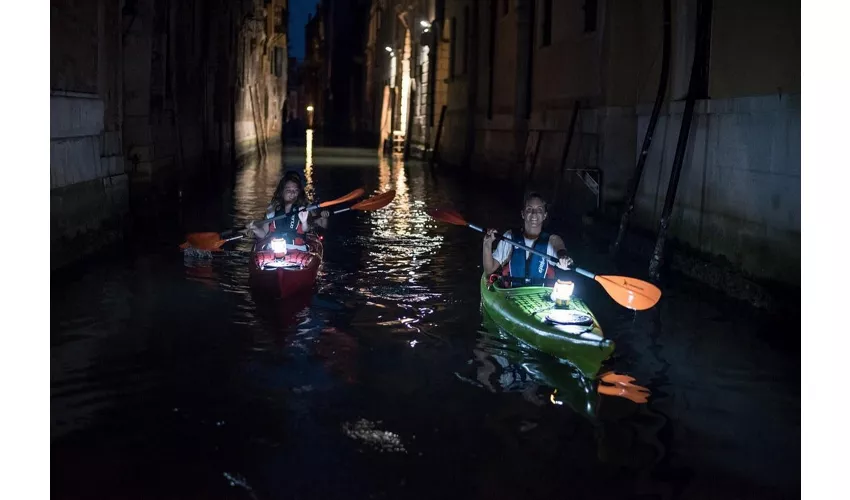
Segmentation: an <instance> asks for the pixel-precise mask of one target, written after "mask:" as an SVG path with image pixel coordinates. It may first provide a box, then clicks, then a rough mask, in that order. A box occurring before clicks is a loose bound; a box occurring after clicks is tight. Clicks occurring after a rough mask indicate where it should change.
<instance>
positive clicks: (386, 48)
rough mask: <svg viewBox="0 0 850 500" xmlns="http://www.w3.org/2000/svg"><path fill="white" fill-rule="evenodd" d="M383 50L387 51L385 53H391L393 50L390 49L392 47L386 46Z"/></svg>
mask: <svg viewBox="0 0 850 500" xmlns="http://www.w3.org/2000/svg"><path fill="white" fill-rule="evenodd" d="M384 50H386V51H387V52H389V53H392V51H393V48H392V47H390V46H389V45H387V46H386V47H384Z"/></svg>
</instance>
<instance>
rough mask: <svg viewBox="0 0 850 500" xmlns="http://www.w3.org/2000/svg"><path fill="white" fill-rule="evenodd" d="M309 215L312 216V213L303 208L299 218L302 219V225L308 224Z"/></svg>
mask: <svg viewBox="0 0 850 500" xmlns="http://www.w3.org/2000/svg"><path fill="white" fill-rule="evenodd" d="M309 216H310V214H309V213H307V211H306V210H302V211H300V212H298V220H300V221H301V225H302V226H306V225H307V217H309Z"/></svg>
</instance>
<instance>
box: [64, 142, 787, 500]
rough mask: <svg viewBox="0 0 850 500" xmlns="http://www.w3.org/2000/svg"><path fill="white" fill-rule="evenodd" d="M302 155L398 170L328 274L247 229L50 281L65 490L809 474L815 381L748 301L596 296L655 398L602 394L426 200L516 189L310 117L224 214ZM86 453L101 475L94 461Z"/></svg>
mask: <svg viewBox="0 0 850 500" xmlns="http://www.w3.org/2000/svg"><path fill="white" fill-rule="evenodd" d="M272 151H273V150H272ZM370 155H371V156H370ZM288 169H296V170H302V169H303V170H302V171H303V173H304V176H305V181H306V183H307V184H308V186H310V188H309V189H310V190H311V194H312V195H313V196H318V197H321V198H324V199H330V198H332V197H335V196H339V195H340V194H342V193H345V192H348V191H350V190H351V189H353V188H355V187H358V186H361V185H362V186H364V187H366V189H367V192H370V193H371V192H372V191H384V190H387V189H395V190H396V191H397V194H396V198H395V200H394V201H393V203H392V204H391V205H390V206H388V207H386V208H384V209H382V210H380V211H377V212H369V213H365V212H359V213H354V212H347V213H345V214H340V215H339V216H333V217H332V218H331V222H330V228H329V230H328V232H327V233H326V235H325V247H326V260H325V262H324V264H323V268H322V271H321V274H320V277H319V283H318V291H317V293H316V294H314V295H312V296H306V297H302V298H299V301H296V300H292V301H286V302H281V301H269V300H266V299H265V298H264V297H263V296H262V294H259V293H256V292H255V291H254V290H251V289H250V287H249V286H248V271H247V261H248V260H247V259H248V253H247V250H249V249H250V241H248V240H243V241H238V242H234V243H231V244H230V245H231V246H230V247H229V248H230V249H229V250H228V251H227V252H224V253H223V254H221V255H217V256H215V257H214V258H213V259H210V260H205V261H182V260H181V257H180V256H179V255H176V254H172V253H160V254H156V253H154V254H151V255H148V254H144V253H141V252H140V254H138V255H131V256H127V258H126V260H120V261H119V262H117V263H103V264H100V265H98V266H96V267H95V268H94V269H93V270H91V271H90V272H87V273H86V274H85V276H84V277H82V278H80V279H78V280H71V281H68V282H61V283H57V284H56V286H52V287H51V319H52V320H53V321H55V326H54V328H53V331H52V332H51V353H50V355H51V416H52V418H53V425H52V427H51V438H52V440H53V443H54V448H53V450H52V452H55V453H52V454H51V461H52V462H53V464H54V465H56V467H52V468H51V478H52V479H53V478H55V479H57V484H58V485H61V486H62V487H63V488H64V489H63V490H62V491H65V492H68V495H69V496H74V494H75V493H78V494H77V495H76V496H77V497H86V498H95V497H98V494H97V493H96V492H95V493H93V492H92V488H95V487H98V488H103V489H102V490H100V491H110V488H111V491H113V492H126V491H131V490H132V491H135V492H136V493H137V494H138V495H139V496H142V497H163V496H171V497H180V496H182V497H184V498H193V497H194V498H198V497H205V498H217V497H222V496H225V495H228V494H232V490H231V489H230V488H231V487H230V486H229V485H228V484H227V483H226V482H224V481H222V482H221V483H217V482H215V480H210V478H212V477H215V478H221V477H223V476H222V474H223V473H224V472H227V473H228V474H230V475H232V477H237V476H236V474H239V475H240V476H239V477H244V478H245V480H246V481H247V483H246V484H250V485H251V488H252V489H253V491H255V492H256V494H257V496H258V497H259V498H274V497H280V496H290V497H296V498H297V497H303V498H310V497H313V498H368V497H370V496H374V497H383V498H410V497H411V494H410V492H411V491H412V490H413V489H416V490H417V491H421V492H428V493H429V494H431V495H430V497H431V498H434V497H439V496H440V494H445V492H446V491H452V492H455V493H457V494H458V495H462V496H464V498H498V497H500V496H510V497H522V498H557V495H559V494H563V492H564V491H567V490H569V491H571V492H572V491H574V490H575V491H577V492H579V493H578V494H577V496H581V495H580V493H581V492H592V495H590V496H591V497H593V498H635V497H641V498H644V497H645V498H677V497H679V498H688V497H692V496H698V495H700V494H702V495H703V497H705V498H709V497H723V496H724V494H726V495H725V496H728V494H732V493H735V492H737V493H741V495H743V496H746V497H748V498H776V497H781V496H782V494H783V493H782V492H783V491H785V492H787V491H793V490H794V484H795V477H794V474H795V470H794V469H795V467H793V464H792V466H790V467H789V465H788V463H787V459H783V456H785V457H787V456H793V455H794V446H795V441H797V442H798V441H799V427H798V424H799V421H798V419H797V420H796V422H795V419H796V417H795V412H796V413H798V412H799V398H798V393H799V387H796V388H795V387H793V383H795V382H794V380H789V379H788V373H789V372H790V371H792V370H788V364H787V362H786V361H785V360H784V358H783V357H782V356H781V355H780V354H778V353H777V352H775V351H774V350H771V349H770V345H769V343H768V342H766V341H765V340H764V339H761V338H758V337H757V336H754V335H753V334H752V332H753V331H754V330H756V328H757V327H759V326H761V325H760V324H759V323H758V321H757V320H756V319H753V318H752V317H748V316H746V315H745V314H741V313H740V312H737V313H736V314H735V315H731V314H726V315H724V314H723V311H724V309H722V307H721V306H717V305H714V304H713V303H711V302H708V301H706V299H705V298H704V297H699V296H695V297H689V296H688V295H687V294H686V293H680V294H679V295H678V296H676V295H675V294H671V295H670V296H669V297H668V298H667V299H666V301H665V303H664V305H663V306H662V308H661V309H660V311H659V312H658V316H657V318H655V317H652V316H650V315H649V314H640V315H634V314H625V313H623V312H622V311H621V310H619V309H617V308H616V307H613V306H611V305H610V299H607V297H604V296H602V297H594V296H590V297H588V300H587V301H588V303H589V304H590V305H591V307H593V309H594V311H595V312H596V313H597V315H598V316H599V319H600V322H601V324H602V327H603V329H604V330H605V332H606V334H608V335H610V336H612V337H613V338H615V339H616V340H617V343H618V352H617V359H616V360H615V362H614V368H616V369H617V371H618V372H620V373H629V374H634V375H635V378H636V379H637V380H636V381H634V384H637V385H643V386H646V387H649V388H650V389H651V390H652V393H651V395H650V397H649V400H648V402H647V403H645V404H636V403H635V402H633V401H630V400H629V399H626V398H623V397H611V396H609V395H605V394H599V392H598V389H597V388H596V387H594V386H590V385H588V384H587V383H586V381H584V380H582V379H580V378H578V377H576V374H575V372H573V371H572V370H571V369H570V367H569V366H568V365H565V364H562V363H559V362H558V361H557V360H555V359H553V358H551V357H548V356H545V355H542V354H541V353H538V352H535V351H533V350H531V349H530V348H528V347H527V346H524V345H522V344H521V343H518V342H517V341H516V339H514V338H513V337H511V336H509V335H505V334H503V333H500V332H498V330H493V329H491V328H489V327H488V328H486V329H481V328H480V325H481V317H480V315H479V303H480V297H479V294H478V281H477V278H478V272H480V268H479V267H478V266H479V264H480V263H479V259H480V236H479V235H478V234H473V233H472V232H471V231H465V230H463V228H454V227H449V228H447V227H445V226H443V225H438V224H436V223H434V222H433V221H432V220H430V219H429V218H428V217H427V215H426V214H425V212H424V209H425V208H426V204H427V205H431V206H445V205H451V206H457V207H458V209H460V210H462V212H463V213H464V214H467V213H468V214H469V217H470V220H474V221H476V222H479V221H481V223H486V222H490V221H489V220H488V218H489V219H492V220H493V221H495V222H497V223H504V224H508V223H510V222H511V221H515V219H516V215H515V212H516V211H515V210H513V209H512V207H506V206H503V205H502V204H500V203H498V202H497V201H493V198H492V196H491V195H490V194H489V193H479V194H477V193H476V192H475V190H474V189H467V188H466V187H464V186H462V185H460V184H459V183H455V182H453V181H451V180H447V179H441V180H440V181H439V182H440V183H439V184H438V183H437V181H435V180H434V179H433V178H431V177H430V176H429V174H428V173H427V170H426V169H425V168H424V167H423V165H422V164H420V163H418V162H409V163H408V164H406V165H405V164H403V163H401V162H392V161H388V160H379V159H378V157H377V155H374V154H372V153H364V152H362V151H361V152H353V153H351V155H350V156H349V153H348V152H340V151H338V150H337V151H333V150H327V149H323V148H320V147H313V137H312V135H311V134H308V135H307V148H306V149H305V150H301V149H293V150H291V151H289V153H288V154H286V155H277V154H276V153H274V154H271V155H270V156H269V157H268V158H267V159H266V161H265V162H262V163H249V164H246V165H244V166H243V167H242V168H241V169H240V170H239V171H238V172H237V175H236V179H235V187H234V190H233V198H232V199H229V200H227V201H228V202H229V203H230V204H229V205H228V206H229V207H230V213H228V214H227V215H228V217H229V219H228V221H227V222H229V223H230V222H232V225H234V226H237V227H238V226H240V225H244V224H245V223H246V222H247V221H248V220H251V219H254V218H257V217H261V216H262V214H263V213H264V210H265V207H266V205H267V204H268V202H269V200H270V198H271V196H272V193H273V191H274V189H275V187H276V185H277V182H278V179H279V177H280V175H281V174H282V172H283V171H284V170H288ZM464 204H465V206H464ZM211 218H214V217H212V216H211ZM216 227H217V226H216ZM221 229H226V227H222V228H221ZM573 240H574V241H577V242H578V241H579V238H578V237H576V238H574V239H573ZM590 290H591V292H592V289H590ZM591 295H592V294H591ZM695 295H696V294H695ZM54 318H55V319H54ZM773 333H774V331H773V330H771V334H773ZM742 339H747V341H746V342H742ZM628 384H632V382H630V381H628V380H626V381H625V385H624V384H621V387H614V388H613V389H610V390H609V392H616V391H619V390H621V389H628V390H631V389H632V387H629V386H628ZM615 390H616V391H615ZM795 390H796V394H795ZM638 396H639V395H638ZM556 402H560V403H561V404H557V403H556ZM360 418H365V419H368V420H370V421H379V420H383V421H384V423H383V424H382V426H381V428H386V429H391V430H393V432H397V433H398V434H399V435H400V436H401V437H402V439H403V440H404V442H405V446H406V447H407V449H408V450H409V451H410V453H409V454H408V455H405V457H403V458H402V457H400V456H397V455H393V456H392V458H388V457H384V456H375V455H374V454H372V453H371V452H369V451H368V450H361V449H359V448H358V447H357V446H358V445H357V444H356V443H354V442H352V441H351V439H349V438H348V437H346V436H345V435H344V433H343V432H342V425H343V424H344V423H345V422H354V421H358V419H360ZM222 422H223V424H220V425H219V423H222ZM795 425H796V428H795ZM795 431H796V435H795ZM413 436H415V437H416V439H414V438H413ZM341 464H342V466H340V465H341ZM91 470H98V471H102V472H101V474H100V475H99V477H98V481H97V483H98V484H97V485H94V482H92V481H85V482H81V481H79V480H78V478H80V477H87V476H86V475H87V474H90V471H91ZM435 477H436V478H439V481H434V478H435ZM529 478H534V479H533V480H532V479H529ZM401 479H404V480H405V481H407V483H406V486H400V485H399V480H401ZM796 482H799V481H798V480H797V481H796ZM175 485H176V486H175ZM204 488H206V489H204ZM335 488H337V489H335ZM701 492H702V493H701ZM730 492H732V493H730ZM115 496H121V495H115ZM125 496H126V495H125Z"/></svg>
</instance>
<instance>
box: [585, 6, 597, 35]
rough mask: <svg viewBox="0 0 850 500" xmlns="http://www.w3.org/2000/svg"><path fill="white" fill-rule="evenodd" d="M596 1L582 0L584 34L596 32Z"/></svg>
mask: <svg viewBox="0 0 850 500" xmlns="http://www.w3.org/2000/svg"><path fill="white" fill-rule="evenodd" d="M596 9H597V0H584V32H585V33H592V32H594V31H596Z"/></svg>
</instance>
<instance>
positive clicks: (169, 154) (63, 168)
mask: <svg viewBox="0 0 850 500" xmlns="http://www.w3.org/2000/svg"><path fill="white" fill-rule="evenodd" d="M287 7H288V1H287V0H237V1H227V0H209V1H205V2H199V1H191V0H178V1H174V0H172V1H170V2H169V1H167V0H136V1H133V2H130V1H126V0H84V1H74V2H70V1H62V0H58V1H55V2H51V20H50V30H51V37H50V38H51V68H50V70H51V71H50V72H51V77H50V80H51V81H50V110H51V116H50V127H51V130H50V151H51V155H50V156H51V158H50V173H51V208H50V211H51V240H52V245H51V248H52V249H53V253H52V254H51V268H57V267H61V266H63V265H65V264H67V263H70V262H72V261H74V260H77V259H78V258H80V257H82V256H84V255H87V254H89V253H91V252H94V251H96V250H97V249H99V248H101V247H102V246H104V245H105V244H108V243H109V242H112V241H115V240H116V239H118V238H120V237H121V232H122V230H121V228H122V227H123V226H124V224H123V223H122V220H123V218H124V217H125V216H126V215H127V213H128V212H129V211H130V209H131V206H135V207H136V208H137V209H139V210H149V209H151V207H152V206H153V205H155V203H151V202H150V200H149V199H148V198H147V196H148V193H152V192H156V191H158V190H169V191H172V192H176V189H174V184H175V181H176V182H180V181H181V180H182V179H186V178H189V177H191V176H192V175H195V174H197V173H200V172H203V171H205V170H209V169H216V168H218V169H220V168H222V167H223V166H225V165H230V164H232V163H233V160H235V159H236V157H238V156H239V155H242V154H246V153H250V152H252V151H263V150H264V146H265V143H266V142H267V141H268V140H270V139H272V140H273V139H275V138H277V137H279V136H280V130H281V126H282V109H283V104H284V99H285V95H286V94H285V92H286V73H287V71H286V45H287V44H286V27H287V24H286V22H287V21H286V18H287V10H288V9H287ZM131 186H132V187H133V189H130V187H131ZM131 193H132V194H133V195H134V196H133V197H131V196H130V195H131ZM134 198H140V201H139V202H138V203H135V204H134V203H133V199H134Z"/></svg>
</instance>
